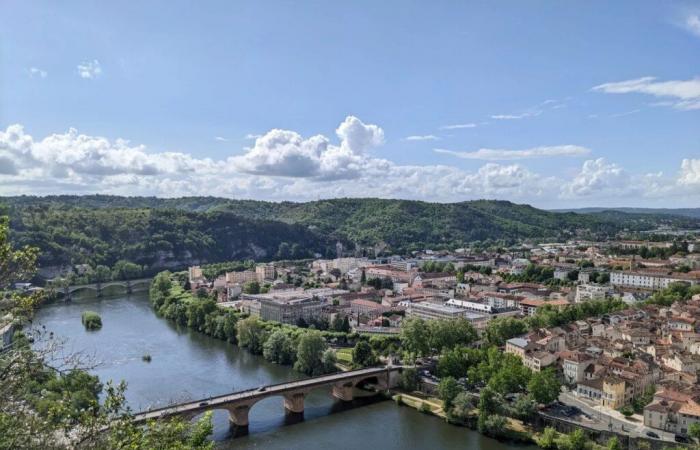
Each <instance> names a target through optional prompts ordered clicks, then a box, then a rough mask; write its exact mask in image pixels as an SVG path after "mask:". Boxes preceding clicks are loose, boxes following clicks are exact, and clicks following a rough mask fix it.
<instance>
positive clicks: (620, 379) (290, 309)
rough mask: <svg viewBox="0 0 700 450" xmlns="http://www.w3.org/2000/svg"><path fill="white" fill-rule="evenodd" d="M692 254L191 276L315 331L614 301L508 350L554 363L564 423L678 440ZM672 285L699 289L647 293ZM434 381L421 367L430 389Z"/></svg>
mask: <svg viewBox="0 0 700 450" xmlns="http://www.w3.org/2000/svg"><path fill="white" fill-rule="evenodd" d="M699 251H700V243H698V242H694V241H690V242H688V241H683V242H679V241H678V240H675V241H674V240H666V241H642V240H634V241H633V240H619V241H606V242H586V241H572V242H566V243H543V244H539V245H531V246H528V245H523V246H517V247H513V248H510V249H502V251H498V252H479V253H476V252H472V251H470V249H457V250H455V251H430V250H425V251H422V252H415V253H414V254H413V255H411V256H410V257H401V256H387V257H378V258H367V257H355V256H348V255H344V254H343V251H342V245H340V244H338V257H337V258H335V259H316V260H313V261H310V262H308V263H305V264H299V263H298V262H293V263H290V262H272V263H259V264H257V265H250V268H247V269H245V270H238V271H230V272H224V273H221V274H219V275H218V276H216V277H215V278H212V279H207V278H206V277H205V276H204V275H203V270H202V268H201V267H199V266H193V267H190V268H189V270H188V280H187V284H188V286H189V288H190V289H191V291H192V293H193V294H197V293H198V294H199V295H201V296H204V295H212V296H215V298H216V299H217V302H218V305H219V306H220V307H222V308H231V309H234V310H236V311H239V312H242V313H245V314H246V315H251V316H256V317H259V318H260V319H262V320H264V321H274V322H281V323H284V324H289V325H295V326H300V327H312V328H318V329H321V330H324V329H328V328H329V327H336V326H338V325H336V324H343V323H344V324H345V327H346V330H345V331H350V330H352V331H353V332H357V333H361V334H366V335H397V336H398V335H400V333H401V326H402V322H404V321H408V320H411V319H412V318H419V319H423V320H427V321H432V320H450V319H458V318H459V319H465V320H467V321H468V322H469V323H470V324H471V325H472V326H473V327H474V328H475V329H476V330H477V331H478V332H479V335H480V336H482V339H481V340H480V341H483V336H484V334H485V333H486V332H487V330H488V328H489V324H494V323H501V322H507V321H508V319H510V320H511V321H513V320H523V321H524V320H526V319H528V318H530V320H532V319H534V318H538V317H544V316H545V315H546V314H547V312H557V313H559V314H560V315H565V314H566V312H567V310H570V309H571V310H573V308H574V307H576V305H582V304H591V303H595V302H598V303H601V302H618V303H619V304H620V307H618V308H615V309H614V310H611V311H610V312H608V313H605V314H602V315H600V316H592V317H585V318H580V319H577V318H576V316H575V314H572V315H571V316H570V318H569V320H562V322H564V323H562V324H561V325H557V326H550V327H547V326H546V325H545V324H543V326H542V327H538V328H536V329H534V330H532V331H530V332H527V333H523V334H520V335H517V336H513V337H509V338H508V339H507V340H505V342H504V345H503V346H502V348H503V349H504V351H505V353H507V354H513V355H516V356H517V357H518V358H520V359H521V360H522V363H523V364H524V366H526V367H527V368H529V369H530V370H532V371H533V372H540V371H544V370H547V369H551V370H555V371H556V373H557V374H558V377H559V378H560V380H561V382H562V384H563V386H564V387H563V390H562V393H561V395H560V396H559V400H560V401H561V404H564V405H568V406H569V407H571V408H573V409H572V410H571V411H574V412H575V413H576V412H577V413H578V414H575V413H569V414H566V411H567V410H563V413H564V415H565V416H566V417H565V418H566V419H567V420H570V421H576V420H581V421H582V422H581V425H582V426H589V427H593V428H595V426H596V424H597V425H598V426H603V425H604V426H605V428H607V429H608V430H617V432H620V433H636V434H637V435H640V436H646V437H651V438H658V439H665V440H667V441H676V442H686V441H687V438H688V436H689V434H690V430H691V429H692V427H693V424H698V425H695V426H697V427H700V387H699V386H700V385H699V384H698V379H697V373H698V370H700V333H699V332H698V331H700V321H698V319H697V318H698V312H699V311H700V252H699ZM694 286H695V287H694ZM673 289H676V290H677V291H678V292H679V293H680V292H681V291H682V292H686V293H687V292H688V291H689V290H690V292H694V293H695V294H693V295H690V296H689V297H690V298H689V299H688V300H687V301H676V300H677V299H681V297H680V296H677V297H676V298H674V297H673V296H670V297H669V298H665V297H664V298H663V299H661V301H653V300H658V298H657V297H659V294H658V293H659V292H660V291H673ZM655 295H656V297H655ZM494 321H495V322H494ZM341 326H342V325H341ZM516 328H517V327H516ZM480 341H477V342H476V343H475V344H474V345H477V346H478V345H479V342H480ZM437 358H439V356H438V357H437ZM439 381H440V380H439V378H438V377H436V376H435V375H434V374H431V373H430V371H427V370H426V371H425V372H424V376H423V383H424V385H425V387H426V388H427V389H430V386H432V389H433V390H435V387H436V386H437V384H438V383H439ZM555 406H556V405H555ZM557 411H558V412H559V413H562V410H561V408H560V409H559V410H557V408H556V407H552V408H550V410H549V411H547V412H548V413H549V414H556V413H557ZM634 415H637V417H638V419H641V420H636V421H635V419H634V417H633V416H634ZM601 424H602V425H601ZM696 432H697V431H696Z"/></svg>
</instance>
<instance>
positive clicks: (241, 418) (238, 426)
mask: <svg viewBox="0 0 700 450" xmlns="http://www.w3.org/2000/svg"><path fill="white" fill-rule="evenodd" d="M249 411H250V405H238V406H234V407H232V408H228V414H229V423H230V426H231V434H232V435H233V437H238V436H245V435H246V434H248V412H249Z"/></svg>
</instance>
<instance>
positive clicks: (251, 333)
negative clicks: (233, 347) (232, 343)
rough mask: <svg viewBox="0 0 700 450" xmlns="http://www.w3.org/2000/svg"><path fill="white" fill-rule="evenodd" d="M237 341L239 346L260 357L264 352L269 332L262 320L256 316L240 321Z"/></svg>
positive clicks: (237, 327)
mask: <svg viewBox="0 0 700 450" xmlns="http://www.w3.org/2000/svg"><path fill="white" fill-rule="evenodd" d="M236 339H237V340H238V345H239V346H241V347H245V348H247V349H248V351H249V352H251V353H253V354H256V355H259V354H261V353H262V352H263V344H264V343H265V340H266V339H267V331H266V330H265V328H264V326H263V323H262V321H261V320H260V319H258V318H257V317H256V316H250V317H247V318H245V319H243V320H239V321H238V324H237V325H236Z"/></svg>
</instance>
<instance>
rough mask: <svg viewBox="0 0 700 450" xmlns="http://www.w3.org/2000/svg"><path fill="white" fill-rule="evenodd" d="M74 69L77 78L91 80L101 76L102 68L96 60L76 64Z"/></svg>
mask: <svg viewBox="0 0 700 450" xmlns="http://www.w3.org/2000/svg"><path fill="white" fill-rule="evenodd" d="M76 69H77V70H78V76H79V77H80V78H85V79H93V78H97V77H99V76H100V75H102V66H101V65H100V62H99V61H98V60H96V59H93V60H92V61H83V62H81V63H80V64H78V67H77V68H76Z"/></svg>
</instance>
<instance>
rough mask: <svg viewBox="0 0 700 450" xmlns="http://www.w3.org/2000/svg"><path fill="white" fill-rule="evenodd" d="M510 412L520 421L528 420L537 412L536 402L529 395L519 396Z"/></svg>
mask: <svg viewBox="0 0 700 450" xmlns="http://www.w3.org/2000/svg"><path fill="white" fill-rule="evenodd" d="M512 412H513V416H515V417H516V418H518V419H520V420H530V419H531V418H532V417H533V416H534V415H535V413H536V412H537V402H536V401H535V399H533V398H532V396H530V395H521V396H519V397H518V399H517V400H516V401H515V404H513V408H512Z"/></svg>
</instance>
